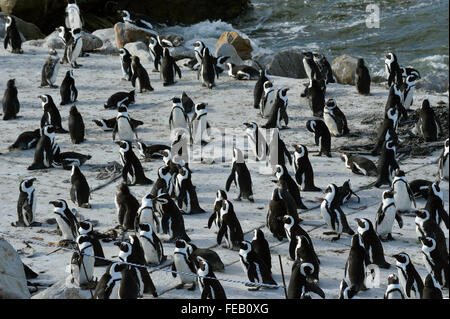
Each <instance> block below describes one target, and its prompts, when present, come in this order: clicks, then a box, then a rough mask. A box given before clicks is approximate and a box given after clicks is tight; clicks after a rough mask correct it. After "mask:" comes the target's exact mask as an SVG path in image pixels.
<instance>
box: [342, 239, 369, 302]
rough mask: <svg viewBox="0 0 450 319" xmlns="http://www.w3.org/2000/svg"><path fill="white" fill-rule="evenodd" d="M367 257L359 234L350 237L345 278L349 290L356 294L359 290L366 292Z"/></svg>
mask: <svg viewBox="0 0 450 319" xmlns="http://www.w3.org/2000/svg"><path fill="white" fill-rule="evenodd" d="M367 265H368V256H367V253H366V249H365V247H364V243H363V241H362V238H361V236H360V235H359V234H355V235H353V237H352V245H351V248H350V252H349V254H348V258H347V262H346V263H345V278H346V279H347V280H348V282H349V283H350V290H351V291H352V292H353V293H354V294H357V293H358V292H359V291H361V290H367V287H366V285H365V283H364V282H365V279H366V267H367Z"/></svg>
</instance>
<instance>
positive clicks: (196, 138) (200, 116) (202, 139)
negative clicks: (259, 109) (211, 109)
mask: <svg viewBox="0 0 450 319" xmlns="http://www.w3.org/2000/svg"><path fill="white" fill-rule="evenodd" d="M207 106H208V103H198V104H195V113H194V115H193V116H192V119H191V121H190V123H191V136H192V141H193V143H195V144H197V145H198V144H201V145H202V146H204V145H206V144H207V143H208V140H209V132H210V128H211V126H210V124H209V122H208V119H207V115H208V112H207V110H206V107H207Z"/></svg>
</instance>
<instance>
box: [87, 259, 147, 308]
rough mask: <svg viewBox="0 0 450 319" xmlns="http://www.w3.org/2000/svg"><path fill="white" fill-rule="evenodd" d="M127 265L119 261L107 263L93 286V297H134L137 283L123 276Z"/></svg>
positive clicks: (135, 296)
mask: <svg viewBox="0 0 450 319" xmlns="http://www.w3.org/2000/svg"><path fill="white" fill-rule="evenodd" d="M127 267H128V265H127V264H124V263H121V262H115V263H113V264H111V265H109V266H108V267H107V268H106V271H105V273H104V274H103V275H102V277H101V278H100V280H99V282H98V284H97V286H96V287H95V292H94V299H136V298H137V294H138V293H137V290H138V289H137V283H136V282H135V281H133V280H130V279H131V278H130V277H124V276H123V274H124V272H125V270H126V269H127Z"/></svg>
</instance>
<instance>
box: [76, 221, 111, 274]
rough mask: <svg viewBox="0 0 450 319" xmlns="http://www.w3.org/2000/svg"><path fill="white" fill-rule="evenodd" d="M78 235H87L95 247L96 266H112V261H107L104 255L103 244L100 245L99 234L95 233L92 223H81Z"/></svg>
mask: <svg viewBox="0 0 450 319" xmlns="http://www.w3.org/2000/svg"><path fill="white" fill-rule="evenodd" d="M78 233H79V234H80V235H86V236H88V237H89V240H90V242H91V243H92V246H93V247H94V254H95V256H96V257H100V258H95V263H94V266H106V265H109V264H111V262H110V261H108V260H105V259H104V258H105V254H104V253H103V248H102V244H101V243H100V239H99V234H98V233H97V232H95V231H94V227H93V226H92V223H91V222H88V221H81V222H80V227H79V228H78Z"/></svg>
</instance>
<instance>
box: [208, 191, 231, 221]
mask: <svg viewBox="0 0 450 319" xmlns="http://www.w3.org/2000/svg"><path fill="white" fill-rule="evenodd" d="M227 199H228V196H227V193H226V192H225V191H224V190H222V189H218V190H217V192H216V199H215V200H214V209H213V213H212V214H211V216H210V217H209V219H208V228H209V229H211V226H212V225H213V223H214V224H215V225H216V227H217V229H220V227H221V226H222V219H221V216H220V210H221V209H222V202H223V201H224V200H227Z"/></svg>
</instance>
